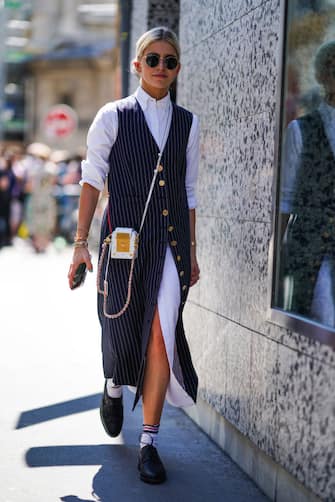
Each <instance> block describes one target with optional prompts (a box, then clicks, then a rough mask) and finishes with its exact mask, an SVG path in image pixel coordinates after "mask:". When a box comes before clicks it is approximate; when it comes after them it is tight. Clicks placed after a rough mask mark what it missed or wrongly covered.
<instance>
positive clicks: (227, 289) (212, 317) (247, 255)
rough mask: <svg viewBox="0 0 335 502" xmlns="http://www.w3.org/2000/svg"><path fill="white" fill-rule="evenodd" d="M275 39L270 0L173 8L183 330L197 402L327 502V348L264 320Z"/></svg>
mask: <svg viewBox="0 0 335 502" xmlns="http://www.w3.org/2000/svg"><path fill="white" fill-rule="evenodd" d="M280 30H281V9H280V2H279V0H268V1H264V0H250V1H239V0H234V1H233V2H224V1H223V0H222V1H216V2H214V1H200V0H198V1H191V0H183V1H182V2H181V12H180V27H179V34H180V39H181V46H182V54H183V58H182V62H183V69H182V72H181V74H180V76H179V77H178V78H179V84H178V102H179V104H181V105H184V106H186V107H187V108H189V109H191V110H192V111H194V112H195V113H197V114H198V115H199V117H200V121H201V167H200V179H199V207H198V212H197V214H198V225H197V229H198V238H197V240H198V250H199V252H198V257H199V262H200V267H201V281H200V283H199V285H197V286H196V287H195V288H194V289H193V290H192V292H191V294H190V297H189V302H188V305H187V309H186V315H185V318H186V328H187V333H188V338H189V340H190V345H191V351H192V354H193V357H194V363H195V366H196V368H197V370H198V373H199V379H200V393H199V396H200V399H203V400H204V401H205V402H207V403H208V404H209V405H210V406H211V407H212V408H214V409H215V410H216V411H217V412H218V413H219V414H221V415H222V416H223V417H225V418H226V419H227V420H229V422H230V423H232V424H233V425H234V426H235V427H237V429H239V431H240V432H242V433H243V434H244V435H245V436H246V437H247V438H249V439H250V440H251V441H252V442H253V443H254V444H255V445H257V446H258V447H259V448H261V449H262V451H264V452H265V453H266V454H267V455H269V456H270V457H271V458H272V459H273V460H274V461H275V462H278V463H279V464H281V465H282V466H283V467H284V468H285V469H286V470H287V471H288V472H290V473H291V474H292V475H293V476H294V477H295V478H296V479H297V480H298V481H300V482H301V483H302V484H303V485H305V486H306V487H308V488H310V489H311V490H312V491H313V492H314V493H315V494H317V495H319V496H320V497H322V499H323V500H327V501H330V500H335V451H334V448H333V446H334V438H335V410H334V407H335V404H334V402H335V401H334V398H333V396H332V392H331V382H334V381H335V354H334V351H333V350H332V349H330V348H329V347H327V346H324V345H323V346H322V345H320V344H319V343H317V342H312V341H310V340H309V339H307V338H305V337H304V336H300V335H297V334H295V333H290V332H288V331H287V330H285V329H283V328H280V327H278V326H275V325H274V324H272V323H270V322H269V320H268V308H269V301H270V278H269V265H268V260H269V256H270V254H271V234H272V207H273V202H274V201H273V194H272V188H273V180H274V174H275V166H274V130H275V120H276V117H275V106H276V98H277V94H276V88H277V85H278V79H279V77H280V75H279V61H280V47H279V40H278V37H279V33H280Z"/></svg>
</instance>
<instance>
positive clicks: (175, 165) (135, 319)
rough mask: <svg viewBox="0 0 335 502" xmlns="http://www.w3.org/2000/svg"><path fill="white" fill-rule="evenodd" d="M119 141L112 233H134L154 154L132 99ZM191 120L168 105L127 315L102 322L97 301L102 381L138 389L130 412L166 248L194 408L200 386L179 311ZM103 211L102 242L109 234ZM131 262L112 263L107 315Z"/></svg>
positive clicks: (112, 176) (123, 289)
mask: <svg viewBox="0 0 335 502" xmlns="http://www.w3.org/2000/svg"><path fill="white" fill-rule="evenodd" d="M118 122H119V129H118V136H117V139H116V142H115V144H114V145H113V147H112V150H111V153H110V158H109V162H110V172H109V175H108V189H109V194H110V205H109V208H108V207H107V208H106V211H107V210H108V209H109V210H110V219H111V223H112V227H113V228H115V227H117V226H119V227H132V228H135V229H136V230H138V229H139V225H140V222H141V217H142V213H143V209H144V205H145V201H146V198H147V195H148V191H149V187H150V183H151V180H152V175H153V169H154V167H155V164H156V161H157V157H158V153H159V149H158V146H157V145H156V143H155V140H154V138H153V136H152V135H151V132H150V130H149V128H148V126H147V123H146V121H145V118H144V114H143V112H142V110H141V107H140V105H139V104H138V102H137V100H136V98H135V97H134V98H133V100H131V101H129V100H127V101H126V102H125V101H122V100H121V101H120V103H119V106H118ZM191 125H192V114H191V113H190V112H188V111H186V110H184V109H183V108H181V107H178V106H176V105H175V104H173V112H172V120H171V127H170V131H169V136H168V139H167V142H166V145H165V149H164V153H163V156H162V159H161V165H162V167H163V169H162V170H161V172H159V173H158V176H157V180H156V184H155V187H154V190H153V194H152V198H151V201H150V205H149V209H148V213H147V216H146V220H145V223H144V227H143V230H142V233H141V236H140V244H139V251H138V258H137V260H136V264H135V270H134V279H133V288H132V297H131V301H130V305H129V307H128V310H127V311H126V312H125V314H124V315H122V316H121V317H119V318H118V319H107V318H106V317H105V316H104V315H103V312H102V296H101V295H98V313H99V319H100V322H101V326H102V353H103V366H104V374H105V377H106V378H113V379H114V382H115V383H116V384H122V385H125V384H127V385H132V386H136V387H137V394H136V396H135V400H134V407H135V406H136V403H137V401H138V399H139V397H140V395H141V393H142V384H143V376H144V368H145V354H146V348H147V344H148V340H149V336H150V329H151V324H152V319H153V315H154V310H155V307H156V305H157V296H158V291H159V287H160V282H161V278H162V273H163V266H164V259H165V253H166V247H167V245H170V247H171V251H172V254H173V257H174V261H175V264H176V267H177V271H178V274H179V277H180V293H181V295H180V296H181V304H180V308H179V316H178V322H177V327H176V334H175V337H176V347H177V353H178V363H179V364H178V365H179V366H180V369H181V371H180V372H178V375H176V376H177V377H179V378H178V380H179V382H180V384H181V385H182V386H183V387H184V388H185V390H186V392H187V393H188V394H189V395H190V396H191V398H192V399H193V400H194V401H195V400H196V394H197V385H198V379H197V375H196V373H195V370H194V367H193V364H192V360H191V356H190V352H189V348H188V344H187V340H186V338H185V333H184V327H183V321H182V312H183V308H184V304H185V301H186V298H187V294H188V289H189V287H188V285H189V282H190V229H189V211H188V204H187V194H186V189H185V174H186V147H187V141H188V136H189V132H190V128H191ZM106 211H105V215H104V218H103V222H102V229H101V239H104V238H105V236H106V235H107V234H108V233H109V230H108V226H107V217H106ZM129 267H130V261H129V260H112V261H111V264H110V274H109V277H108V285H109V291H110V295H109V298H108V311H109V312H116V311H118V310H120V309H121V307H122V306H123V304H124V301H125V298H126V294H127V285H128V275H129Z"/></svg>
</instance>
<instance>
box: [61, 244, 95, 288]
mask: <svg viewBox="0 0 335 502" xmlns="http://www.w3.org/2000/svg"><path fill="white" fill-rule="evenodd" d="M81 263H85V264H86V267H87V270H89V271H90V272H92V271H93V265H92V262H91V255H90V253H89V251H88V248H87V247H78V248H74V251H73V258H72V263H71V265H70V269H69V273H68V274H67V277H68V280H69V286H70V289H72V284H73V279H74V275H75V273H76V270H77V268H78V267H79V265H80V264H81Z"/></svg>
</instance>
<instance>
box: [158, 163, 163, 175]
mask: <svg viewBox="0 0 335 502" xmlns="http://www.w3.org/2000/svg"><path fill="white" fill-rule="evenodd" d="M157 171H158V172H159V173H161V172H162V171H163V166H162V164H161V165H160V166H158V169H157Z"/></svg>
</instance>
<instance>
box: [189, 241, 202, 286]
mask: <svg viewBox="0 0 335 502" xmlns="http://www.w3.org/2000/svg"><path fill="white" fill-rule="evenodd" d="M199 278H200V268H199V265H198V262H197V256H196V252H195V249H194V248H192V249H191V280H190V288H191V287H192V286H194V284H196V283H197V282H198V280H199Z"/></svg>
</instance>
